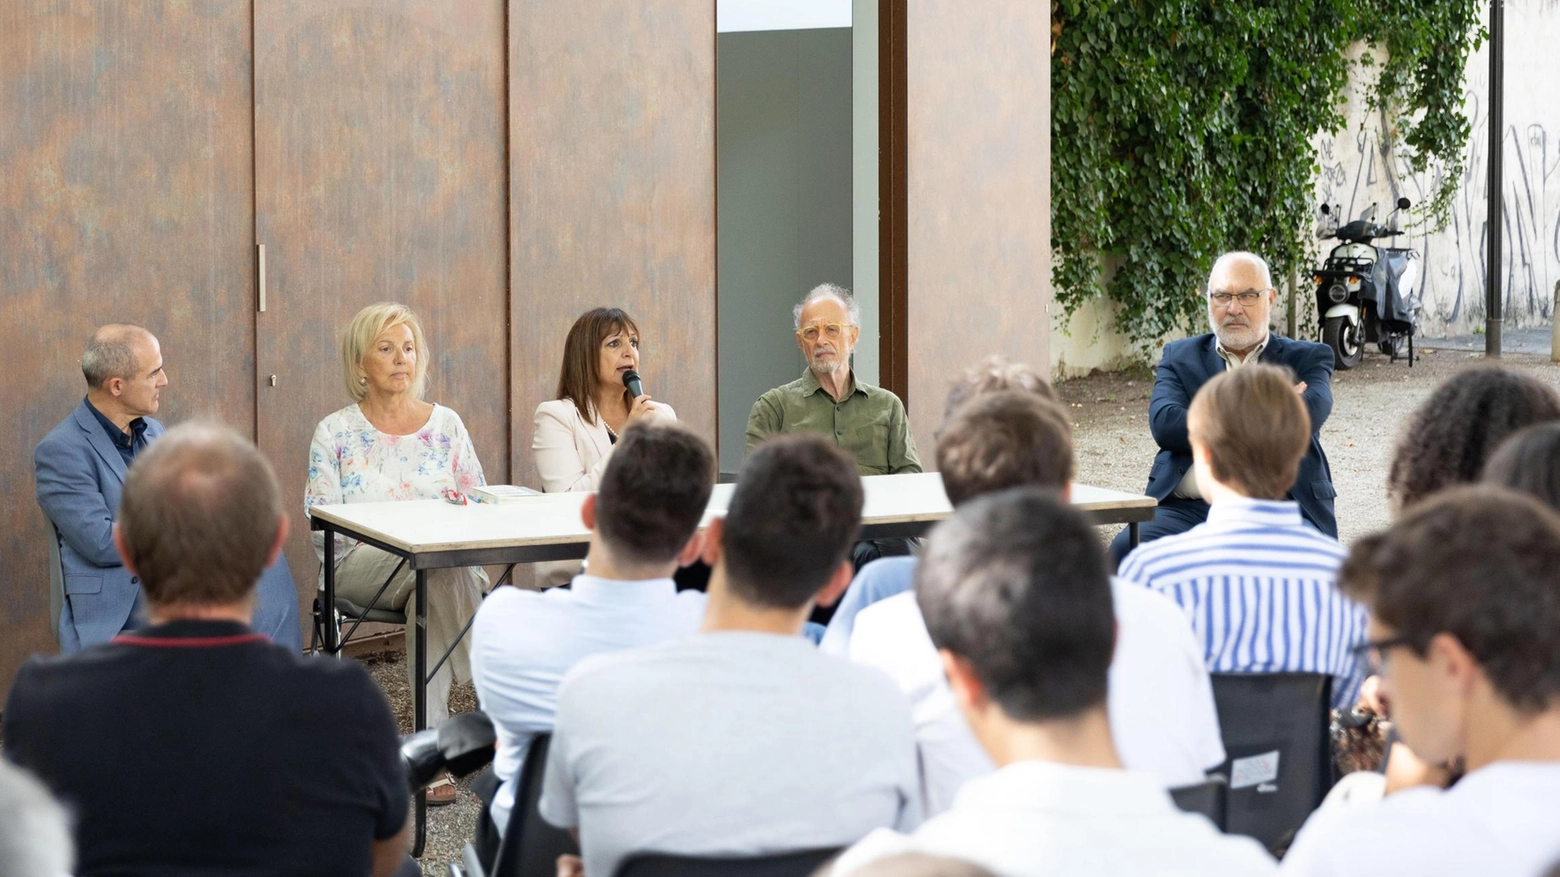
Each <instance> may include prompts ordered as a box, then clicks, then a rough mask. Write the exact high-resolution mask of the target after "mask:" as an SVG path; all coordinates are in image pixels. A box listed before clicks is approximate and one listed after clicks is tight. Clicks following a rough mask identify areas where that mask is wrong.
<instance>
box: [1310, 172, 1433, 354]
mask: <svg viewBox="0 0 1560 877" xmlns="http://www.w3.org/2000/svg"><path fill="white" fill-rule="evenodd" d="M1409 206H1410V203H1409V200H1408V199H1407V198H1399V199H1398V201H1397V209H1396V210H1394V211H1392V215H1391V216H1390V217H1389V218H1388V222H1387V225H1386V226H1381V225H1377V224H1376V205H1375V204H1372V205H1370V208H1369V209H1367V210H1365V211H1364V212H1362V213H1361V214H1360V217H1359V219H1356V220H1354V221H1353V222H1350V223H1348V224H1346V225H1343V226H1341V227H1340V226H1339V224H1338V223H1339V220H1340V218H1341V212H1342V211H1341V207H1340V208H1329V207H1328V206H1327V205H1326V204H1323V205H1322V216H1323V217H1324V218H1323V220H1322V221H1323V222H1326V218H1327V217H1331V219H1332V227H1331V228H1326V227H1323V228H1321V229H1319V230H1318V231H1317V233H1316V236H1317V237H1318V238H1322V239H1326V238H1337V239H1338V241H1339V242H1340V243H1339V244H1338V246H1336V247H1333V249H1332V252H1331V253H1329V254H1328V256H1327V259H1326V261H1324V262H1323V263H1322V267H1321V268H1320V269H1319V270H1318V271H1317V272H1316V274H1315V276H1314V278H1313V279H1314V280H1315V282H1316V312H1317V316H1318V317H1319V318H1320V319H1319V320H1318V322H1319V324H1320V325H1321V329H1322V341H1323V343H1325V344H1326V345H1327V346H1328V347H1331V348H1332V349H1333V355H1334V358H1335V359H1336V360H1337V366H1338V368H1339V369H1351V368H1354V367H1355V366H1357V365H1359V364H1360V358H1361V357H1362V356H1363V355H1364V353H1365V345H1366V344H1371V343H1374V344H1376V345H1377V346H1378V347H1379V348H1380V350H1381V352H1382V353H1385V354H1386V355H1387V356H1390V357H1391V358H1392V361H1393V362H1397V358H1398V356H1399V355H1401V354H1403V353H1404V349H1405V346H1406V348H1407V354H1408V366H1409V368H1413V367H1414V327H1415V324H1416V323H1417V322H1418V319H1419V307H1420V305H1419V300H1418V298H1417V297H1416V296H1414V294H1413V293H1412V292H1411V290H1412V289H1413V288H1414V283H1415V281H1417V280H1418V278H1419V253H1417V252H1415V251H1414V250H1412V249H1409V248H1406V247H1377V246H1376V245H1375V244H1373V243H1372V241H1375V240H1378V239H1381V238H1386V237H1393V238H1395V237H1397V235H1399V234H1401V233H1402V230H1401V229H1400V228H1399V226H1398V221H1397V219H1398V213H1399V212H1400V211H1403V210H1407V209H1408V208H1409Z"/></svg>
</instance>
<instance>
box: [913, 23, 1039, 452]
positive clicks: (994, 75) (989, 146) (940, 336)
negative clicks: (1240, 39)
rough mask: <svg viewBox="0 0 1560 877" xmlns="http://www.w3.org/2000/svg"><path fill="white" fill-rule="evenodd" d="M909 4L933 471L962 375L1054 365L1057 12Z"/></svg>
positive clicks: (917, 234)
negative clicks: (1053, 34)
mask: <svg viewBox="0 0 1560 877" xmlns="http://www.w3.org/2000/svg"><path fill="white" fill-rule="evenodd" d="M907 5H908V8H907V15H906V18H907V21H906V31H907V40H906V48H907V51H906V68H907V69H906V95H905V97H906V110H907V113H906V128H907V138H906V153H907V161H906V170H907V177H908V179H907V197H906V205H907V226H908V228H907V238H908V239H907V242H906V248H907V250H908V272H907V277H908V285H909V295H908V308H907V314H908V323H909V325H908V332H907V336H906V340H907V342H908V346H907V352H908V362H909V377H910V385H909V396H910V420H911V423H912V425H913V426H914V429H915V439H916V443H917V445H918V446H919V447H920V449H921V459H922V461H923V462H925V463H926V464H927V465H928V467H930V466H931V465H932V464H933V463H934V461H935V457H934V455H933V444H932V434H933V432H934V431H935V430H936V429H937V426H938V422H939V420H940V418H941V417H942V404H943V398H944V397H945V396H946V395H947V392H948V385H949V382H950V381H951V380H952V379H953V378H954V377H956V376H957V375H958V374H959V372H960V371H961V370H962V369H964V368H965V367H966V366H969V365H971V364H973V363H975V362H977V361H979V360H980V359H981V358H983V357H985V356H986V355H988V354H991V353H1004V354H1007V355H1008V356H1009V357H1011V358H1013V359H1015V360H1018V361H1020V362H1026V363H1029V364H1030V365H1033V366H1034V367H1035V368H1037V369H1041V370H1042V371H1044V370H1046V369H1048V367H1049V362H1050V360H1049V355H1050V354H1049V351H1048V349H1047V344H1048V341H1049V338H1050V320H1049V317H1048V315H1047V309H1048V306H1049V304H1050V301H1051V194H1050V163H1051V158H1050V131H1051V121H1050V106H1051V99H1050V94H1051V82H1050V75H1051V73H1050V57H1049V55H1048V54H1047V47H1048V46H1049V45H1050V28H1051V20H1050V9H1051V6H1050V4H1048V3H1035V2H1032V0H1008V2H1000V3H998V2H993V3H976V4H971V3H966V2H960V0H907Z"/></svg>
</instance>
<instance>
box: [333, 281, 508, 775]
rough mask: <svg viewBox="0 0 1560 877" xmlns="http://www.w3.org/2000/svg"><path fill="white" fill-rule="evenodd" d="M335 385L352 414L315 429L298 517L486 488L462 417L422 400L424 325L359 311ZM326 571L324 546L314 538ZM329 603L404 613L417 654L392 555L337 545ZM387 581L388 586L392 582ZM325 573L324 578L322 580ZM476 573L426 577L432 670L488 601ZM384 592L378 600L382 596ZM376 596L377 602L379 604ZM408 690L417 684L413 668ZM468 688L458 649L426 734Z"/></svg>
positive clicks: (432, 688) (402, 577)
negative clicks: (457, 689)
mask: <svg viewBox="0 0 1560 877" xmlns="http://www.w3.org/2000/svg"><path fill="white" fill-rule="evenodd" d="M341 358H342V371H343V374H342V377H343V379H344V380H345V382H346V388H347V394H348V395H349V396H351V397H352V404H350V405H348V406H347V407H345V408H343V409H341V410H340V411H337V412H335V413H334V414H331V415H329V416H328V417H326V418H325V419H324V420H322V421H320V425H319V427H318V428H316V429H315V430H314V440H313V442H312V443H311V444H310V445H309V476H308V483H307V485H306V486H305V489H304V504H305V506H317V505H330V504H336V503H355V502H384V501H387V500H413V499H439V498H441V497H443V496H445V495H446V494H448V493H451V492H456V493H462V494H463V493H465V492H466V491H468V490H470V489H472V488H473V487H477V486H480V485H482V484H483V483H484V481H483V479H482V463H481V462H480V461H479V460H478V459H477V452H476V450H475V449H473V448H472V446H471V436H469V435H468V434H467V433H466V426H465V424H463V423H461V419H460V415H458V414H456V413H455V412H454V411H451V410H450V409H448V408H445V407H444V406H443V405H435V404H432V403H429V402H425V401H423V393H424V392H425V389H426V387H427V383H428V364H429V361H430V360H431V358H432V355H431V354H430V353H429V351H428V344H427V342H426V341H425V340H423V330H422V324H421V323H420V322H418V320H417V315H416V314H414V313H412V311H411V309H410V308H407V307H406V306H405V305H400V304H391V303H388V302H381V303H379V304H373V305H369V306H368V307H366V308H364V309H362V310H361V311H358V313H357V316H355V317H353V318H352V322H351V323H350V324H348V326H347V329H346V331H345V332H343V333H342V336H341ZM311 537H312V538H313V540H314V549H315V551H316V553H318V554H319V557H320V561H321V563H323V562H324V560H325V537H324V534H323V533H319V532H316V533H313V534H311ZM334 562H335V565H336V594H337V596H340V597H345V598H346V599H348V600H351V601H352V602H353V603H355V604H357V605H358V606H362V607H369V604H370V603H372V604H373V608H379V609H389V610H393V611H396V612H405V613H406V617H407V624H406V648H407V654H411V652H412V650H413V649H414V648H415V647H416V642H417V635H418V630H417V625H416V624H415V623H413V621H412V619H413V618H414V617H415V615H416V612H417V605H416V584H417V581H416V574H415V573H414V572H413V571H412V570H411V569H410V568H409V567H405V566H402V562H401V559H400V558H399V557H396V556H395V555H393V554H390V553H388V552H385V551H381V550H379V549H378V548H374V547H372V546H369V545H364V544H362V543H360V542H358V541H356V540H354V539H349V538H347V537H345V536H340V535H337V536H336V537H335V558H334ZM398 566H400V567H401V569H400V572H399V573H396V576H395V579H394V581H392V582H390V584H389V586H388V587H384V584H385V580H386V579H388V578H389V577H390V574H391V573H394V572H396V568H397V567H398ZM323 575H324V571H323V569H322V570H321V576H322V580H323ZM487 586H488V578H487V573H486V572H484V571H483V569H482V568H481V567H459V568H455V569H435V570H429V571H428V609H427V631H428V642H427V644H426V648H427V650H428V653H429V654H430V655H431V656H433V657H432V658H430V659H429V660H430V663H431V662H432V660H433V659H434V658H437V656H439V655H442V654H444V651H445V650H446V649H448V648H449V647H450V645H451V644H452V643H455V642H456V640H457V639H458V638H459V637H460V633H461V631H462V629H463V628H464V627H465V624H466V620H467V619H468V618H470V617H471V615H472V613H474V612H476V611H477V604H478V603H479V602H481V599H482V592H483V591H485V590H487ZM381 588H383V590H382V591H381ZM376 593H377V594H379V599H378V601H377V602H375V601H374V595H375V594H376ZM406 669H407V673H408V674H411V675H410V676H409V677H408V681H409V682H410V683H411V684H412V685H414V686H415V685H417V684H419V682H420V681H421V680H418V679H415V678H412V677H415V675H416V668H415V666H414V662H413V661H407V662H406ZM469 678H471V669H470V662H469V659H468V653H467V643H466V641H465V640H460V643H459V645H457V646H456V648H455V650H454V651H453V652H452V653H451V654H450V658H449V660H448V661H446V662H445V664H444V666H443V667H441V668H440V669H439V672H438V673H437V674H435V676H434V677H433V681H432V682H430V683H428V724H429V725H430V726H433V725H438V724H440V723H441V722H443V721H444V720H445V719H447V718H449V714H450V712H449V693H450V685H451V683H452V682H454V681H455V680H457V679H460V680H466V679H469ZM454 800H455V784H454V782H453V781H452V780H450V778H449V777H448V776H445V777H443V778H441V779H440V780H439V781H438V782H437V783H436V784H435V785H433V786H431V787H430V788H429V790H428V803H430V804H448V803H451V802H452V801H454Z"/></svg>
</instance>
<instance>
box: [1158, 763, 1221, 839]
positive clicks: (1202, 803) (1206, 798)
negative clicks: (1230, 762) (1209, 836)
mask: <svg viewBox="0 0 1560 877" xmlns="http://www.w3.org/2000/svg"><path fill="white" fill-rule="evenodd" d="M1229 791H1230V784H1229V781H1228V780H1226V779H1225V778H1224V776H1223V775H1222V774H1214V775H1213V776H1210V777H1208V778H1207V779H1206V780H1203V781H1202V782H1200V783H1197V784H1196V785H1191V786H1181V787H1180V788H1178V789H1171V790H1170V799H1171V800H1172V801H1174V802H1175V806H1177V807H1179V808H1181V809H1182V810H1185V811H1186V812H1187V813H1201V814H1202V815H1204V816H1206V817H1208V821H1210V822H1212V823H1213V825H1214V827H1215V828H1217V829H1219V830H1220V831H1223V830H1224V823H1225V821H1226V819H1227V815H1226V814H1227V810H1228V806H1229Z"/></svg>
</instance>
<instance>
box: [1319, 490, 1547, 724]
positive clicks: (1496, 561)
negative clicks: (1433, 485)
mask: <svg viewBox="0 0 1560 877" xmlns="http://www.w3.org/2000/svg"><path fill="white" fill-rule="evenodd" d="M1557 570H1560V515H1557V514H1556V513H1555V512H1552V511H1550V510H1549V509H1548V508H1547V507H1545V506H1544V505H1543V504H1542V503H1540V502H1539V501H1538V500H1536V499H1534V498H1532V497H1530V496H1526V495H1524V494H1520V493H1517V492H1516V491H1513V490H1510V489H1508V488H1504V487H1498V486H1495V485H1489V484H1482V485H1466V486H1458V487H1453V488H1448V489H1446V490H1444V491H1441V492H1439V493H1437V494H1436V495H1435V496H1433V497H1430V498H1429V499H1427V500H1425V501H1424V502H1422V503H1420V504H1419V505H1417V506H1415V507H1413V508H1412V509H1409V510H1408V512H1407V514H1405V515H1404V516H1403V518H1402V519H1401V520H1399V521H1398V522H1397V523H1395V524H1393V525H1392V527H1391V528H1390V529H1389V530H1387V531H1386V532H1384V533H1378V534H1376V535H1374V536H1370V537H1367V538H1365V539H1362V540H1360V541H1359V542H1357V543H1356V544H1355V545H1354V548H1353V549H1352V550H1351V551H1350V552H1349V557H1348V559H1347V560H1346V561H1345V562H1344V565H1343V568H1342V569H1341V570H1340V572H1339V579H1338V586H1339V588H1340V589H1341V590H1342V591H1343V592H1344V593H1345V594H1346V595H1348V596H1349V597H1351V598H1353V599H1355V600H1358V601H1359V602H1361V603H1363V604H1365V606H1367V607H1368V608H1369V609H1370V611H1371V614H1372V615H1374V616H1375V617H1376V619H1377V620H1379V621H1380V622H1381V623H1382V624H1385V625H1387V626H1388V627H1390V628H1392V629H1393V630H1394V631H1396V632H1397V633H1398V634H1399V635H1401V636H1404V637H1407V638H1408V639H1409V642H1410V645H1411V647H1412V648H1414V649H1415V650H1416V651H1417V652H1418V654H1420V655H1421V656H1422V655H1423V654H1424V653H1425V649H1426V647H1428V645H1429V643H1430V640H1431V639H1432V638H1433V637H1435V635H1436V634H1439V633H1449V634H1451V635H1452V636H1454V637H1456V638H1457V641H1458V642H1459V643H1461V644H1462V646H1463V648H1465V649H1467V650H1468V651H1469V652H1470V653H1471V654H1472V655H1473V656H1474V658H1475V659H1476V660H1477V661H1478V662H1479V664H1480V666H1481V667H1482V668H1483V670H1484V674H1485V675H1486V676H1487V677H1488V678H1489V680H1490V683H1491V684H1492V685H1493V686H1494V688H1495V690H1496V692H1498V693H1499V694H1500V696H1501V697H1502V698H1504V699H1505V700H1506V701H1507V702H1509V703H1510V704H1511V705H1512V706H1513V707H1515V708H1516V709H1519V710H1522V711H1524V712H1537V711H1541V710H1544V709H1548V708H1549V707H1551V706H1554V705H1556V699H1557V698H1560V576H1557V575H1556V571H1557Z"/></svg>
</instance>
